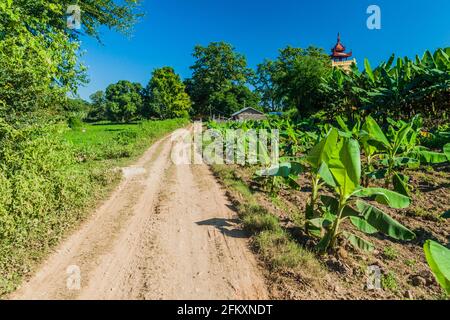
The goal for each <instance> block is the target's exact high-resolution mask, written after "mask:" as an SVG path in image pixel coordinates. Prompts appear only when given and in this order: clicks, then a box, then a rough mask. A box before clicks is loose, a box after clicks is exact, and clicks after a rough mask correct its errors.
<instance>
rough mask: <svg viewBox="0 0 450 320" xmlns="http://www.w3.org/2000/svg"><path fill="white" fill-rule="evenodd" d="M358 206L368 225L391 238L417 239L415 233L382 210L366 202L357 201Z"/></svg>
mask: <svg viewBox="0 0 450 320" xmlns="http://www.w3.org/2000/svg"><path fill="white" fill-rule="evenodd" d="M356 206H357V208H358V209H359V210H360V211H361V214H362V216H364V219H365V220H366V221H367V223H369V224H370V225H371V226H372V227H374V228H376V229H377V230H378V231H380V232H382V233H384V234H386V235H388V236H390V237H391V238H394V239H397V240H413V239H414V238H415V237H416V235H415V234H414V232H412V231H411V230H409V229H408V228H406V227H405V226H403V225H402V224H401V223H400V222H398V221H396V220H395V219H393V218H391V217H390V216H388V215H387V214H386V213H384V212H383V211H381V210H380V209H378V208H376V207H374V206H372V205H370V204H368V203H366V202H364V201H357V202H356Z"/></svg>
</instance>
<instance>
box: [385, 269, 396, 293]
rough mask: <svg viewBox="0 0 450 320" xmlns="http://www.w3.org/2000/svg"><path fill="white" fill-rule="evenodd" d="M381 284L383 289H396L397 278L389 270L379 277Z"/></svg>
mask: <svg viewBox="0 0 450 320" xmlns="http://www.w3.org/2000/svg"><path fill="white" fill-rule="evenodd" d="M381 285H382V287H383V289H384V290H389V291H392V292H397V291H398V283H397V278H396V276H395V274H394V273H393V272H389V273H387V274H385V275H383V276H382V277H381Z"/></svg>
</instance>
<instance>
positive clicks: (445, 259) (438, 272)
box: [423, 240, 450, 294]
mask: <svg viewBox="0 0 450 320" xmlns="http://www.w3.org/2000/svg"><path fill="white" fill-rule="evenodd" d="M423 250H424V252H425V258H426V259H427V262H428V265H429V266H430V269H431V271H432V272H433V274H434V276H435V278H436V280H437V282H438V283H439V284H440V285H441V287H442V288H443V289H444V290H445V292H447V294H450V250H449V249H448V248H446V247H444V246H442V245H440V244H439V243H437V242H435V241H433V240H427V241H426V242H425V244H424V246H423Z"/></svg>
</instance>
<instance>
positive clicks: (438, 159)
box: [417, 150, 448, 163]
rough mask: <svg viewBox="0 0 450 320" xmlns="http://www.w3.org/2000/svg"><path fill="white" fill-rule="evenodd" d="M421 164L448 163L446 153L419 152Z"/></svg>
mask: <svg viewBox="0 0 450 320" xmlns="http://www.w3.org/2000/svg"><path fill="white" fill-rule="evenodd" d="M417 155H418V157H419V160H420V162H424V163H443V162H447V161H448V156H447V155H446V154H445V153H439V152H432V151H427V150H420V151H417Z"/></svg>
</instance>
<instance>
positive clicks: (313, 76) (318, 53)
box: [270, 46, 332, 114]
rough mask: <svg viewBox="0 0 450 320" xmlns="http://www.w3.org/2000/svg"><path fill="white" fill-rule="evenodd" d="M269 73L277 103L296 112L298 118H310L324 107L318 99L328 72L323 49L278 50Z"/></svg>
mask: <svg viewBox="0 0 450 320" xmlns="http://www.w3.org/2000/svg"><path fill="white" fill-rule="evenodd" d="M274 64H275V65H274V66H272V68H271V69H270V76H271V79H272V82H273V88H275V89H274V90H275V91H274V93H273V96H274V97H275V98H274V99H275V100H276V101H283V102H284V104H285V108H286V107H287V108H297V109H298V111H299V112H300V114H309V113H311V112H315V111H318V110H320V109H321V108H323V107H324V105H323V101H322V98H321V96H320V92H321V84H322V82H323V78H324V77H325V76H326V75H328V74H329V73H330V72H331V70H332V69H331V62H330V58H329V57H328V55H326V54H325V53H324V51H323V49H319V48H315V47H309V48H307V49H302V48H294V47H290V46H288V47H287V48H284V49H282V50H280V54H279V57H278V59H277V60H276V61H275V62H274Z"/></svg>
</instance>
